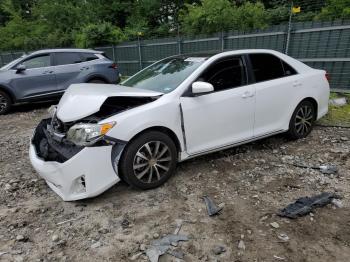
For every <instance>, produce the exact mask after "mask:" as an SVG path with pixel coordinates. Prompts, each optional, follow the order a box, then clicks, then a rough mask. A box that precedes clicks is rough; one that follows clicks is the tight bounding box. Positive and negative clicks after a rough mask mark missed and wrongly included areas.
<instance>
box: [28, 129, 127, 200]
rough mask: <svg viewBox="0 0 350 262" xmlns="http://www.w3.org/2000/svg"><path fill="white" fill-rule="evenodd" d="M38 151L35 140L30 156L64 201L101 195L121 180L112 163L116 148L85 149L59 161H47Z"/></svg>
mask: <svg viewBox="0 0 350 262" xmlns="http://www.w3.org/2000/svg"><path fill="white" fill-rule="evenodd" d="M37 131H38V130H37ZM37 131H36V132H37ZM38 150H39V151H40V148H38V145H37V144H36V143H35V139H32V141H31V144H30V149H29V157H30V161H31V163H32V165H33V167H34V169H35V170H36V171H37V173H38V174H39V175H40V176H41V177H42V178H44V179H45V181H46V182H47V184H48V185H49V186H50V187H51V189H52V190H53V191H55V192H56V193H57V194H58V195H59V196H60V197H61V198H62V199H63V200H64V201H74V200H79V199H84V198H89V197H94V196H97V195H99V194H101V193H102V192H104V191H105V190H107V189H108V188H110V187H111V186H113V185H114V184H116V183H117V182H119V181H120V179H119V177H118V176H117V173H116V172H115V170H114V168H113V164H112V157H111V156H112V151H113V145H104V146H96V147H84V148H82V149H79V150H77V152H74V155H72V156H71V157H69V158H68V159H64V160H62V157H57V159H58V160H57V161H53V159H49V160H48V159H46V160H44V158H43V157H42V156H41V154H42V153H41V152H38ZM50 150H52V149H50ZM51 154H52V153H51Z"/></svg>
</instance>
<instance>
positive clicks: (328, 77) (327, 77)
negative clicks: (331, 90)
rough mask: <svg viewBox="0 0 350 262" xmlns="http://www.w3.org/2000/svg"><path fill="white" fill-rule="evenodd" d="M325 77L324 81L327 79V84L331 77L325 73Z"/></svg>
mask: <svg viewBox="0 0 350 262" xmlns="http://www.w3.org/2000/svg"><path fill="white" fill-rule="evenodd" d="M325 77H326V79H327V81H328V82H329V80H330V79H331V77H330V75H329V74H328V73H327V72H326V74H325Z"/></svg>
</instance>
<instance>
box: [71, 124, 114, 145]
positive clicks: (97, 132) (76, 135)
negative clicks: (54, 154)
mask: <svg viewBox="0 0 350 262" xmlns="http://www.w3.org/2000/svg"><path fill="white" fill-rule="evenodd" d="M115 124H116V122H110V123H105V124H83V123H81V124H76V125H74V126H72V127H71V128H70V129H69V130H68V132H67V139H68V140H69V141H70V142H72V143H74V144H76V145H78V146H90V145H92V144H94V143H96V142H97V141H98V140H100V139H101V138H102V137H103V136H104V135H105V134H106V133H107V132H108V131H109V130H110V129H111V128H112V127H113V126H115Z"/></svg>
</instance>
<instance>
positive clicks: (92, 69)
mask: <svg viewBox="0 0 350 262" xmlns="http://www.w3.org/2000/svg"><path fill="white" fill-rule="evenodd" d="M118 82H119V71H118V68H117V66H116V64H115V63H114V62H113V61H111V60H110V59H108V58H107V57H106V56H105V55H104V53H103V52H100V51H95V50H88V49H51V50H41V51H37V52H33V53H31V54H29V55H24V56H22V57H21V58H18V59H16V60H14V61H12V62H11V63H9V64H7V65H5V66H4V67H2V68H0V115H1V114H5V113H7V112H8V111H9V110H10V108H11V106H12V105H13V104H16V103H22V102H31V101H45V100H51V99H55V98H59V97H60V96H62V94H63V93H64V90H65V89H66V88H68V87H69V86H70V85H71V84H74V83H118Z"/></svg>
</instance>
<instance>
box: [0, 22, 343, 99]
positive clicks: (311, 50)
mask: <svg viewBox="0 0 350 262" xmlns="http://www.w3.org/2000/svg"><path fill="white" fill-rule="evenodd" d="M288 34H290V35H289V37H288ZM287 39H288V40H289V44H288V45H287ZM249 48H264V49H274V50H277V51H280V52H283V53H287V54H288V55H290V56H292V57H294V58H296V59H299V60H300V61H302V62H304V63H306V64H308V65H310V66H311V67H314V68H319V69H324V70H327V72H328V73H329V74H330V76H331V80H330V84H331V88H332V89H333V90H334V91H347V92H350V21H332V22H297V23H293V24H292V25H291V30H288V24H285V25H277V26H271V27H269V28H266V29H263V30H252V31H249V32H239V31H230V32H225V33H217V34H214V35H198V36H195V37H193V36H192V37H186V36H181V37H180V36H178V37H171V38H162V39H152V40H144V39H139V40H137V41H131V42H125V43H122V44H119V45H116V46H108V47H96V48H95V49H96V50H101V51H104V52H105V53H106V55H107V56H109V57H110V58H111V59H113V60H114V61H115V62H117V63H118V66H119V68H120V71H121V73H122V74H123V75H126V76H130V75H132V74H134V73H136V72H137V71H139V70H141V69H142V68H144V67H146V66H148V65H150V64H152V63H154V62H155V61H157V60H159V59H162V58H164V57H168V56H172V55H177V54H191V53H201V52H221V51H228V50H236V49H249ZM287 49H288V50H287ZM22 54H23V52H8V53H2V54H0V65H1V64H6V63H8V62H10V61H12V60H13V59H15V58H17V57H19V56H21V55H22Z"/></svg>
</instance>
